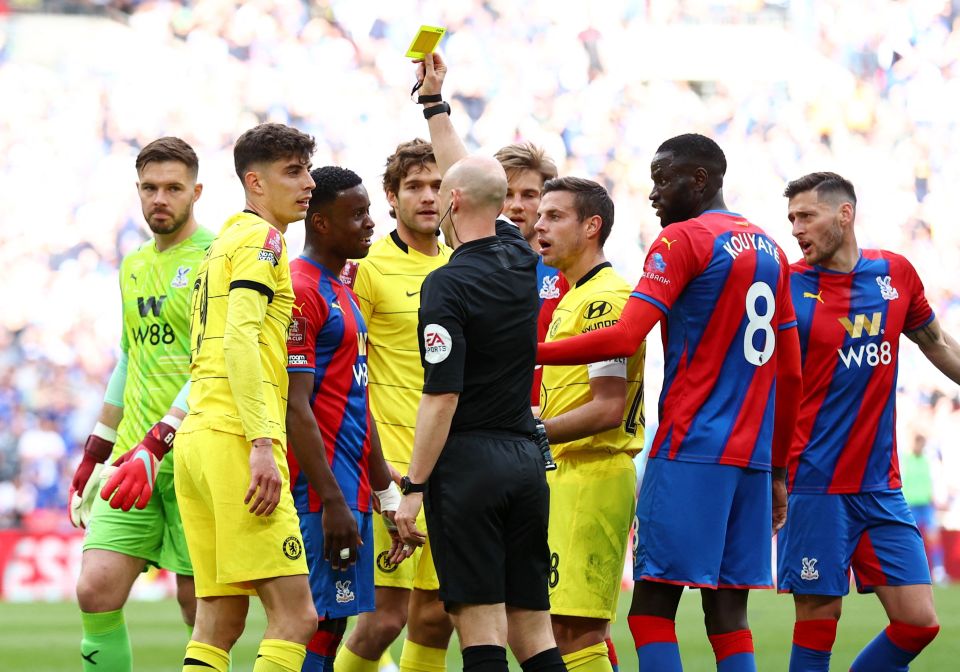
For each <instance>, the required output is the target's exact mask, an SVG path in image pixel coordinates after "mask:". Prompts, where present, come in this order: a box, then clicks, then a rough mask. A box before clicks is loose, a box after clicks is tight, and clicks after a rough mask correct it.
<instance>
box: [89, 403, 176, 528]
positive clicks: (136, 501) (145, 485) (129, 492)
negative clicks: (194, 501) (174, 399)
mask: <svg viewBox="0 0 960 672" xmlns="http://www.w3.org/2000/svg"><path fill="white" fill-rule="evenodd" d="M166 420H167V418H166V417H165V418H164V419H163V420H161V421H160V422H158V423H157V424H155V425H154V426H153V427H151V428H150V431H149V432H147V434H146V436H144V437H143V439H142V440H141V441H140V443H138V444H137V445H136V446H134V447H133V448H131V449H130V450H128V451H127V452H125V453H124V454H123V455H121V456H120V457H119V458H118V459H117V461H116V462H114V463H113V466H115V467H119V468H118V469H117V471H116V472H115V473H114V474H113V476H112V477H111V478H110V480H109V481H107V484H106V485H105V486H103V489H102V490H101V491H100V496H101V497H102V498H103V499H105V500H107V501H109V502H110V506H112V507H113V508H115V509H123V510H124V511H129V510H130V508H131V507H133V506H134V505H136V507H137V508H138V509H143V508H146V506H147V504H148V503H149V501H150V496H151V495H152V494H153V484H154V482H156V480H157V464H158V463H159V461H160V460H162V459H163V456H164V455H166V454H167V453H168V452H169V451H170V448H171V447H172V446H173V439H174V437H175V436H176V433H177V430H176V428H175V427H174V426H173V425H171V424H169V423H168V422H165V421H166Z"/></svg>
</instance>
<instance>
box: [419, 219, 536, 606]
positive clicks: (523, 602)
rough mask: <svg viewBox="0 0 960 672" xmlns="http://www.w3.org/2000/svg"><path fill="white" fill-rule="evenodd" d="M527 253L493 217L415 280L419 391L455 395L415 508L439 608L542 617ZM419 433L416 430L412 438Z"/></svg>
mask: <svg viewBox="0 0 960 672" xmlns="http://www.w3.org/2000/svg"><path fill="white" fill-rule="evenodd" d="M536 269H537V255H536V254H535V253H534V252H533V250H531V249H530V246H529V245H528V244H527V242H526V241H525V240H524V239H523V236H522V235H521V234H520V230H519V229H518V228H517V227H516V226H515V225H514V224H513V223H512V222H509V221H507V220H503V219H498V220H497V229H496V235H495V236H490V237H487V238H481V239H479V240H474V241H471V242H469V243H464V244H463V245H461V246H460V247H458V248H457V250H456V251H455V252H454V253H453V254H452V255H451V257H450V261H449V262H448V263H447V264H446V265H445V266H442V267H440V268H438V269H436V270H435V271H433V272H432V273H430V274H429V275H428V276H427V278H426V279H425V280H424V282H423V288H422V290H421V295H420V313H419V320H420V324H419V336H420V355H421V358H422V360H423V368H424V384H423V391H424V392H425V393H428V394H443V393H447V392H457V393H459V394H460V398H459V403H458V405H457V409H456V412H455V414H454V416H453V420H452V422H451V426H450V435H449V438H448V439H447V442H446V444H445V445H444V447H443V451H442V452H441V453H440V458H439V459H438V461H437V464H436V467H435V468H434V470H433V472H432V473H431V475H430V478H429V480H428V481H427V486H426V492H425V495H424V504H425V509H426V516H427V529H429V530H430V546H431V549H432V552H433V560H434V564H435V565H436V568H437V576H438V577H439V579H440V599H441V600H443V602H444V604H445V605H446V606H447V608H448V609H449V608H450V606H451V605H452V604H454V603H463V604H496V603H499V602H505V603H506V604H507V605H509V606H512V607H518V608H522V609H531V610H547V609H549V608H550V601H549V598H548V588H547V578H548V573H549V562H550V560H549V557H550V551H549V548H548V546H547V519H548V516H549V511H550V495H549V490H548V488H547V482H546V476H545V472H544V463H543V458H542V456H541V454H540V451H539V450H538V449H537V447H536V445H535V444H534V443H533V442H532V441H531V440H530V438H529V437H530V435H531V434H532V433H533V431H534V420H533V415H532V413H531V411H530V387H531V385H532V384H533V368H534V363H535V359H536V350H537V311H538V298H537V270H536ZM421 429H423V428H418V431H419V430H421Z"/></svg>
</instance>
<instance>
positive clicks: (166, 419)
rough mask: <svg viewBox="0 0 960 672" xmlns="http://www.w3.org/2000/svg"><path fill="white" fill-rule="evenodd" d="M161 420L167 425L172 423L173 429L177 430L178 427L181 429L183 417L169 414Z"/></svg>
mask: <svg viewBox="0 0 960 672" xmlns="http://www.w3.org/2000/svg"><path fill="white" fill-rule="evenodd" d="M160 422H162V423H164V424H166V425H170V426H171V427H173V431H177V430H178V429H180V424H181V423H182V422H183V419H182V418H178V417H177V416H175V415H169V414H168V415H165V416H163V420H161V421H160Z"/></svg>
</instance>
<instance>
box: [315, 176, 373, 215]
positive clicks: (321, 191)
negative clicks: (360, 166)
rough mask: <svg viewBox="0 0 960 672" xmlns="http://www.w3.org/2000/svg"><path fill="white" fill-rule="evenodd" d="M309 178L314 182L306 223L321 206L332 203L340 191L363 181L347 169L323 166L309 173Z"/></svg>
mask: <svg viewBox="0 0 960 672" xmlns="http://www.w3.org/2000/svg"><path fill="white" fill-rule="evenodd" d="M310 177H312V178H313V181H314V182H316V185H317V186H315V187H314V188H313V191H312V192H311V193H310V205H309V207H308V208H307V221H309V220H310V217H311V216H312V215H313V213H315V212H316V211H317V210H319V209H320V208H321V207H322V206H324V205H327V204H329V203H333V202H334V201H335V200H336V199H337V195H338V194H339V193H340V192H341V191H346V190H347V189H353V188H354V187H355V186H357V185H358V184H363V180H362V179H361V178H360V176H359V175H357V174H356V173H355V172H353V171H352V170H350V169H349V168H341V167H340V166H323V167H322V168H314V169H313V170H311V171H310Z"/></svg>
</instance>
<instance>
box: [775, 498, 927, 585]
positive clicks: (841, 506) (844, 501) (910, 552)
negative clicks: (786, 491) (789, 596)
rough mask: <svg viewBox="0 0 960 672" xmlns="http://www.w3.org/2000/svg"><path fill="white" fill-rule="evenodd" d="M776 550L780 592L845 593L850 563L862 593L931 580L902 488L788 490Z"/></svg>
mask: <svg viewBox="0 0 960 672" xmlns="http://www.w3.org/2000/svg"><path fill="white" fill-rule="evenodd" d="M777 556H778V558H779V559H778V562H777V575H778V580H777V584H778V587H779V589H780V591H781V592H792V593H799V594H803V595H837V596H842V595H846V594H847V593H848V592H850V569H851V567H852V568H853V576H854V578H855V579H856V580H857V590H858V591H860V592H861V593H867V592H873V588H874V587H875V586H910V585H916V584H923V583H930V570H929V568H928V567H927V556H926V554H925V553H924V551H923V538H922V537H921V536H920V531H919V530H918V529H917V525H916V523H915V522H914V520H913V515H912V514H911V513H910V507H908V506H907V502H906V501H905V500H904V498H903V493H902V492H900V490H887V491H883V492H862V493H856V494H849V495H824V494H819V495H811V494H791V495H790V499H789V502H788V509H787V524H786V525H785V526H784V528H783V529H782V530H781V531H780V535H779V539H778V540H777Z"/></svg>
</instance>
